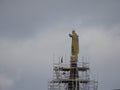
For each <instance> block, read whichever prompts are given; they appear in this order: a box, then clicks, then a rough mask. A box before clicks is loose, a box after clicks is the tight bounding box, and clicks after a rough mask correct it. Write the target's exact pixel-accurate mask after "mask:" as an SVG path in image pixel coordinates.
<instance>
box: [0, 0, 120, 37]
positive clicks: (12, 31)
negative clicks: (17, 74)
mask: <svg viewBox="0 0 120 90" xmlns="http://www.w3.org/2000/svg"><path fill="white" fill-rule="evenodd" d="M119 4H120V2H119V1H114V2H113V1H104V2H101V1H72V0H69V1H56V0H52V1H48V0H45V1H44V0H34V1H33V0H20V1H18V0H17V1H16V0H11V1H9V0H3V1H1V5H0V13H1V14H0V36H1V37H8V38H11V37H13V38H16V37H17V38H23V37H28V36H29V37H30V36H33V35H35V34H36V33H38V32H40V31H43V30H44V28H45V27H51V26H53V27H54V26H55V25H56V24H57V23H60V22H61V23H63V22H62V20H63V21H64V22H66V23H71V22H72V21H73V20H78V21H79V19H82V21H83V22H84V23H83V26H85V27H86V26H96V25H97V26H100V25H108V26H111V25H112V24H115V23H119V22H120V19H119V16H120V12H119V8H120V5H119ZM70 21H71V22H70ZM73 23H76V22H75V21H74V22H73ZM38 26H39V30H38V29H36V27H38ZM61 27H62V26H61Z"/></svg>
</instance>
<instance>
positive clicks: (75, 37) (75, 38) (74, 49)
mask: <svg viewBox="0 0 120 90" xmlns="http://www.w3.org/2000/svg"><path fill="white" fill-rule="evenodd" d="M69 36H70V37H71V38H72V45H71V54H72V55H71V60H72V61H77V58H78V53H79V38H78V35H77V34H76V32H75V31H74V30H73V31H72V34H69Z"/></svg>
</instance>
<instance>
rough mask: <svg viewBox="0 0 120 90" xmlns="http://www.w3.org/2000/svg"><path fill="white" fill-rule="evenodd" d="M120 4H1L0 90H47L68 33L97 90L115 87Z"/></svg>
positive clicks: (58, 0) (60, 0)
mask: <svg viewBox="0 0 120 90" xmlns="http://www.w3.org/2000/svg"><path fill="white" fill-rule="evenodd" d="M119 9H120V1H119V0H114V1H113V0H105V1H100V0H99V1H95V0H91V1H89V0H88V1H81V0H0V90H34V89H35V90H47V89H48V86H47V85H48V83H47V82H48V80H50V79H51V78H52V74H53V73H52V63H53V56H54V55H55V59H58V57H60V56H64V57H66V59H67V61H68V62H69V57H70V44H71V39H70V38H69V36H68V34H69V33H71V31H72V30H73V29H75V30H76V32H77V33H78V34H79V38H80V54H79V56H80V57H82V56H87V57H89V58H90V60H89V62H90V67H91V72H92V74H93V75H95V76H96V77H97V79H98V81H99V86H98V87H99V90H112V89H115V88H120V86H119V85H120V71H119V68H120V65H119V63H120V60H119V59H120V55H119V53H120V30H119V29H120V11H119Z"/></svg>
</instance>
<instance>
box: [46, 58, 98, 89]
mask: <svg viewBox="0 0 120 90" xmlns="http://www.w3.org/2000/svg"><path fill="white" fill-rule="evenodd" d="M82 59H84V58H82ZM75 65H76V66H75V67H74V66H71V63H69V64H66V63H63V62H60V61H59V63H53V79H52V80H51V81H50V82H49V86H48V90H97V89H98V81H96V80H91V79H90V68H89V63H87V62H84V60H82V62H77V63H75ZM71 72H75V73H71ZM76 72H77V73H76ZM71 77H72V78H71ZM73 77H75V78H73Z"/></svg>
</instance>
